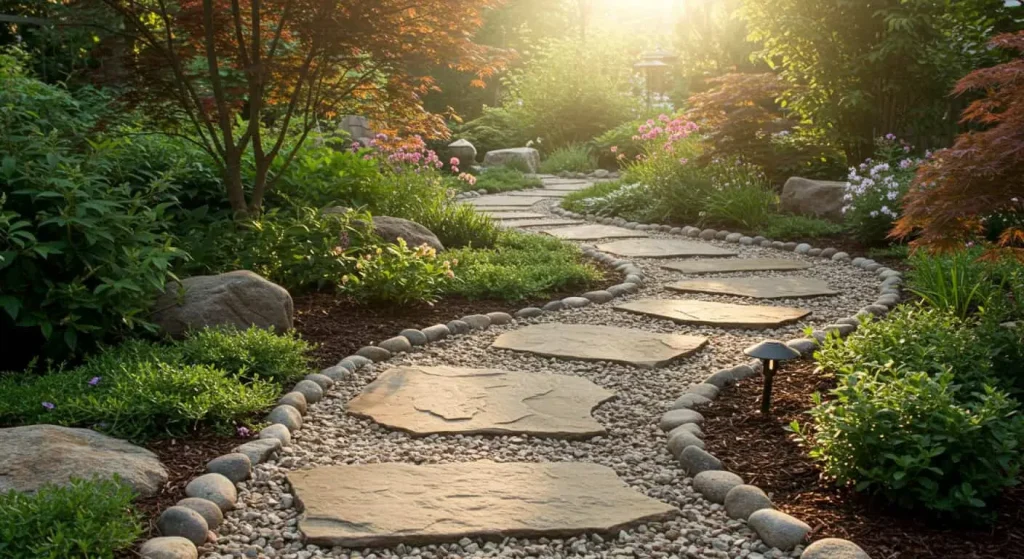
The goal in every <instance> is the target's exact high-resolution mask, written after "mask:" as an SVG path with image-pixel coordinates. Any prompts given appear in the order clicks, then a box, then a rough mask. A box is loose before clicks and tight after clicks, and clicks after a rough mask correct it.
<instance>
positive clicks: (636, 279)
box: [623, 274, 644, 285]
mask: <svg viewBox="0 0 1024 559" xmlns="http://www.w3.org/2000/svg"><path fill="white" fill-rule="evenodd" d="M623 283H634V284H636V285H643V284H644V277H643V276H639V275H637V274H629V275H627V276H626V278H625V279H624V280H623Z"/></svg>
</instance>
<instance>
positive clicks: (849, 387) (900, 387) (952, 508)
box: [792, 366, 1024, 518]
mask: <svg viewBox="0 0 1024 559" xmlns="http://www.w3.org/2000/svg"><path fill="white" fill-rule="evenodd" d="M958 390H959V389H958V387H957V384H956V379H955V375H954V374H952V373H950V372H948V371H946V372H941V373H939V374H937V375H929V374H928V373H925V372H903V371H896V370H893V369H891V368H889V367H884V368H881V369H879V370H875V371H870V372H866V371H863V370H861V369H858V368H856V366H848V367H846V368H844V369H843V370H842V371H841V374H840V376H839V386H838V388H836V389H835V390H833V391H832V392H831V394H832V396H833V399H831V400H829V401H826V402H823V401H822V400H821V398H820V397H817V396H816V398H815V407H814V408H812V409H811V411H810V415H811V418H812V419H813V422H814V428H813V433H812V432H810V430H808V429H806V428H803V427H801V426H800V425H799V424H794V425H793V426H792V427H793V429H794V430H795V431H796V432H797V433H798V434H799V435H801V436H802V437H803V440H804V442H805V443H806V444H808V445H809V447H810V455H811V457H812V458H814V459H815V460H817V461H818V462H819V463H820V464H821V467H822V470H823V471H824V473H825V474H826V475H827V476H829V477H830V478H832V479H834V480H835V482H836V483H837V484H839V485H850V486H853V487H854V489H855V490H857V491H863V492H867V493H871V494H877V495H880V496H882V497H884V498H885V499H887V500H888V501H890V502H892V503H895V504H897V505H899V506H902V507H906V508H925V509H928V510H931V511H935V512H939V513H946V514H951V515H957V516H964V517H981V518H984V517H990V516H991V514H990V513H989V512H988V511H986V510H985V507H986V506H988V505H989V504H991V502H992V500H993V499H994V498H996V497H998V496H999V494H1000V493H1001V492H1002V491H1003V489H1005V488H1007V487H1011V486H1013V485H1016V484H1017V483H1018V481H1017V476H1018V474H1019V473H1020V466H1021V451H1020V441H1021V440H1022V437H1024V421H1022V419H1021V417H1020V416H1019V415H1017V414H1016V412H1017V404H1016V402H1014V401H1013V400H1011V399H1009V398H1008V397H1007V396H1006V395H1005V394H1004V393H1002V392H999V391H997V390H994V389H987V390H986V391H985V392H984V393H983V394H980V395H978V396H977V397H976V398H972V399H971V401H972V405H965V404H964V403H962V401H961V398H959V397H958V394H957V393H958Z"/></svg>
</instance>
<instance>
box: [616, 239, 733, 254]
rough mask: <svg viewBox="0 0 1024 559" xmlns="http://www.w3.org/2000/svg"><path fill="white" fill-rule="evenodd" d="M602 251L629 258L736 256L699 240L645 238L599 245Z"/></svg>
mask: <svg viewBox="0 0 1024 559" xmlns="http://www.w3.org/2000/svg"><path fill="white" fill-rule="evenodd" d="M597 249H598V250H600V251H602V252H607V253H609V254H614V255H616V256H625V257H629V258H678V257H684V256H736V253H735V252H731V251H728V250H725V249H721V248H718V247H716V246H713V245H710V244H707V243H700V242H697V241H685V240H682V239H644V240H635V239H634V240H628V241H615V242H611V243H605V244H602V245H598V246H597Z"/></svg>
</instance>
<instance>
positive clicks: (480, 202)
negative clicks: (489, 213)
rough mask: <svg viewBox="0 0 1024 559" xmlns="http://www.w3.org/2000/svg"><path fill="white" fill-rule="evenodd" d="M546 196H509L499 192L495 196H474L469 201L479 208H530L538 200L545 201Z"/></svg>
mask: <svg viewBox="0 0 1024 559" xmlns="http://www.w3.org/2000/svg"><path fill="white" fill-rule="evenodd" d="M543 201H544V198H541V197H539V196H509V195H507V194H498V195H494V196H481V197H480V198H473V199H472V200H469V201H468V203H469V204H471V205H473V206H476V207H478V208H499V207H500V208H528V207H530V206H532V205H534V204H536V203H537V202H543Z"/></svg>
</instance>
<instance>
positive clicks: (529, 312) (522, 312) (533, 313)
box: [516, 307, 544, 318]
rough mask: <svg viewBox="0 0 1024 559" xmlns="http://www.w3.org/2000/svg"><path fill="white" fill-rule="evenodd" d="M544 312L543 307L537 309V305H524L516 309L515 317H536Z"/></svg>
mask: <svg viewBox="0 0 1024 559" xmlns="http://www.w3.org/2000/svg"><path fill="white" fill-rule="evenodd" d="M542 314H544V309H538V308H537V307H526V308H523V309H519V310H518V311H516V318H537V317H538V316H540V315H542Z"/></svg>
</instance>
